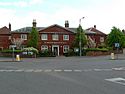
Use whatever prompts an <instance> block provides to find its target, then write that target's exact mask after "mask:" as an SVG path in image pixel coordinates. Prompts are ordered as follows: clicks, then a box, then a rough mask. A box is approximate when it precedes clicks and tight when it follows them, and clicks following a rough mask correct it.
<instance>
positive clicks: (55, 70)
mask: <svg viewBox="0 0 125 94" xmlns="http://www.w3.org/2000/svg"><path fill="white" fill-rule="evenodd" d="M54 71H55V72H61V71H62V70H54Z"/></svg>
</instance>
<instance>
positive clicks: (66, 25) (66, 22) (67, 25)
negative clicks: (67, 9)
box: [65, 20, 69, 28]
mask: <svg viewBox="0 0 125 94" xmlns="http://www.w3.org/2000/svg"><path fill="white" fill-rule="evenodd" d="M65 27H66V28H68V27H69V21H68V20H66V21H65Z"/></svg>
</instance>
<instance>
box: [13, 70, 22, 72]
mask: <svg viewBox="0 0 125 94" xmlns="http://www.w3.org/2000/svg"><path fill="white" fill-rule="evenodd" d="M14 72H24V70H14Z"/></svg>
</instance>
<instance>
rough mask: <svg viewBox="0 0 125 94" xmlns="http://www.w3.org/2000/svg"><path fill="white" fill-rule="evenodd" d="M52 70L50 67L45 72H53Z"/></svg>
mask: <svg viewBox="0 0 125 94" xmlns="http://www.w3.org/2000/svg"><path fill="white" fill-rule="evenodd" d="M51 71H52V70H50V69H47V70H44V72H51Z"/></svg>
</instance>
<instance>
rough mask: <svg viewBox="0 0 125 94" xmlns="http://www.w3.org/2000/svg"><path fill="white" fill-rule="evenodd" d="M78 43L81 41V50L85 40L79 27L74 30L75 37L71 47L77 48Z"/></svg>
mask: <svg viewBox="0 0 125 94" xmlns="http://www.w3.org/2000/svg"><path fill="white" fill-rule="evenodd" d="M80 41H81V47H82V48H83V47H84V46H85V45H86V44H87V39H86V36H85V32H84V30H83V29H82V26H81V25H79V27H78V28H77V30H76V36H75V40H74V43H73V47H76V48H79V43H80Z"/></svg>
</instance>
